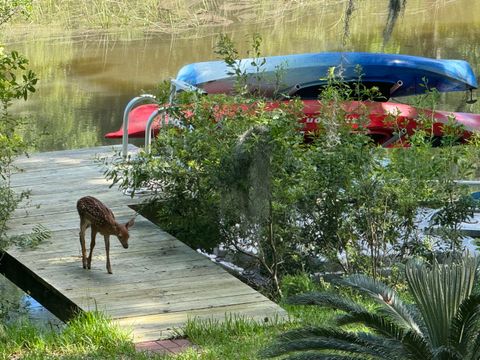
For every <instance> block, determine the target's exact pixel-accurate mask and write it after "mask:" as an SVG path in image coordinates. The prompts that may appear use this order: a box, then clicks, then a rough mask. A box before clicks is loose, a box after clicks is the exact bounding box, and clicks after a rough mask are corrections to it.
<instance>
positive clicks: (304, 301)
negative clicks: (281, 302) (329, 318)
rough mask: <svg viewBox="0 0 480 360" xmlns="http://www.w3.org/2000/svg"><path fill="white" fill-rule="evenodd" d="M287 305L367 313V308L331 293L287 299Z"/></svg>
mask: <svg viewBox="0 0 480 360" xmlns="http://www.w3.org/2000/svg"><path fill="white" fill-rule="evenodd" d="M287 303H289V304H293V305H318V306H325V307H328V308H331V309H338V310H343V311H345V312H362V311H367V310H366V309H365V307H363V306H361V305H359V304H357V303H356V302H355V301H352V300H351V299H349V298H346V297H342V296H339V295H337V294H334V293H329V292H310V293H305V294H299V295H295V296H292V297H289V298H288V299H287Z"/></svg>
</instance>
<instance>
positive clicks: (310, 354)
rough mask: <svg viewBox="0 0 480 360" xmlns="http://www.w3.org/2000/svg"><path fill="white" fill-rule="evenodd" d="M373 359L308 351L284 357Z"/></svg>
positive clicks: (291, 359) (295, 359) (303, 359)
mask: <svg viewBox="0 0 480 360" xmlns="http://www.w3.org/2000/svg"><path fill="white" fill-rule="evenodd" d="M363 359H371V357H368V356H360V357H358V356H348V355H340V354H322V353H318V352H307V353H300V354H293V355H290V356H287V357H286V358H284V360H363Z"/></svg>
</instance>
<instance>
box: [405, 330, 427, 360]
mask: <svg viewBox="0 0 480 360" xmlns="http://www.w3.org/2000/svg"><path fill="white" fill-rule="evenodd" d="M401 341H402V345H403V347H404V349H405V351H406V352H407V353H408V354H409V356H408V357H407V358H410V359H422V360H430V359H434V358H435V357H434V356H433V353H432V348H431V346H430V342H429V341H427V339H425V338H424V337H423V336H421V335H419V334H418V333H416V332H415V331H408V332H406V333H405V334H404V336H403V338H402V340H401Z"/></svg>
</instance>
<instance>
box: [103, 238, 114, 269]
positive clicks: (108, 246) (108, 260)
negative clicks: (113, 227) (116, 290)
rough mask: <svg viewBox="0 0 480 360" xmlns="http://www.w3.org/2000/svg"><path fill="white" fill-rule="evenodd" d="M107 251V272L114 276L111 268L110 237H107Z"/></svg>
mask: <svg viewBox="0 0 480 360" xmlns="http://www.w3.org/2000/svg"><path fill="white" fill-rule="evenodd" d="M104 237H105V251H106V252H107V271H108V273H109V274H112V267H111V266H110V236H109V235H105V236H104Z"/></svg>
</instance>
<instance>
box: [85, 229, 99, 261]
mask: <svg viewBox="0 0 480 360" xmlns="http://www.w3.org/2000/svg"><path fill="white" fill-rule="evenodd" d="M96 236H97V229H96V228H95V227H94V226H92V236H91V240H90V253H89V254H88V259H87V269H90V266H91V265H92V253H93V248H94V247H95V237H96Z"/></svg>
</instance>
